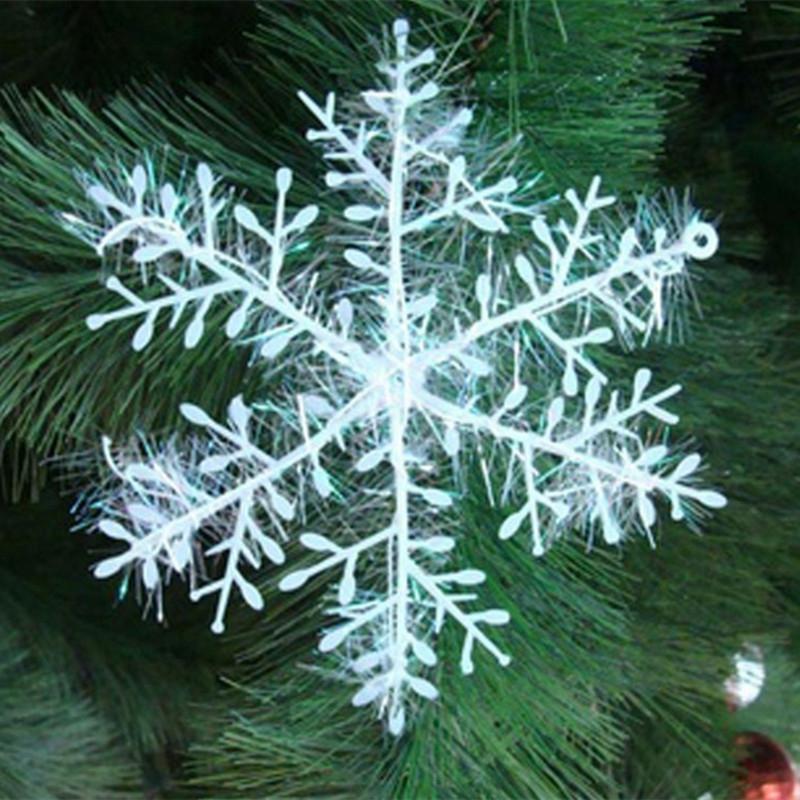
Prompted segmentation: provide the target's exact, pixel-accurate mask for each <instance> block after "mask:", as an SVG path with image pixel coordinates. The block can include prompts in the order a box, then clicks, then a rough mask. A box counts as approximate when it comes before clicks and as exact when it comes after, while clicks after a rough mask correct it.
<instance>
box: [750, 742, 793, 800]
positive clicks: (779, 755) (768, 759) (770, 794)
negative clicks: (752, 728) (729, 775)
mask: <svg viewBox="0 0 800 800" xmlns="http://www.w3.org/2000/svg"><path fill="white" fill-rule="evenodd" d="M736 748H737V752H738V762H739V766H740V768H741V776H740V784H739V786H740V789H739V797H741V800H800V784H798V780H797V776H796V774H795V769H794V765H793V764H792V761H791V759H790V758H789V756H788V755H787V754H786V752H785V751H784V750H783V748H782V747H780V745H778V744H776V743H775V742H773V741H772V739H770V738H769V737H768V736H764V735H763V734H761V733H753V732H749V731H748V732H747V733H740V734H739V735H738V736H737V737H736Z"/></svg>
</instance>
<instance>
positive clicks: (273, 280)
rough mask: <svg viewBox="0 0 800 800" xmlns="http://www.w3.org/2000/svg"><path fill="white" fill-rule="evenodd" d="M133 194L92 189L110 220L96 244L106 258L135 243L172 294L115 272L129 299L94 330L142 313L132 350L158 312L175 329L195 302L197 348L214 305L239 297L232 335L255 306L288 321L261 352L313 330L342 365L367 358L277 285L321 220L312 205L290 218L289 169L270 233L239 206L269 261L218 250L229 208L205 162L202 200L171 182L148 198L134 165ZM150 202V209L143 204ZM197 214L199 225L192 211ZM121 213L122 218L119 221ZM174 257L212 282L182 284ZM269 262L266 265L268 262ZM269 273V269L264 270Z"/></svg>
mask: <svg viewBox="0 0 800 800" xmlns="http://www.w3.org/2000/svg"><path fill="white" fill-rule="evenodd" d="M129 183H130V189H131V191H132V193H133V198H132V199H131V198H126V200H120V199H119V198H118V197H117V196H116V195H114V194H112V193H111V192H110V191H109V190H108V189H106V188H105V187H103V186H99V185H95V186H92V187H91V188H90V189H89V196H90V198H91V199H92V200H94V202H95V203H96V204H97V205H98V206H99V207H100V208H101V210H102V211H103V212H104V219H105V222H106V225H105V226H104V227H103V229H102V231H101V232H100V235H99V238H98V231H94V233H93V237H94V239H95V240H96V249H97V252H98V254H99V255H103V254H105V253H106V251H107V250H109V249H110V248H112V247H117V246H120V245H122V244H123V243H125V242H128V241H131V240H132V241H134V242H135V243H136V245H137V247H136V249H135V250H134V252H133V255H132V260H133V261H134V263H136V264H139V265H140V267H141V268H142V269H143V270H144V269H147V268H148V267H151V266H152V265H155V266H156V277H157V279H158V280H159V281H160V282H161V283H162V284H163V285H164V286H165V287H166V289H167V290H168V293H167V294H165V295H163V296H161V297H157V298H152V299H143V298H141V297H139V296H138V295H137V294H136V293H134V292H133V291H131V290H130V289H129V288H127V287H126V286H125V285H124V284H123V283H122V281H120V280H119V278H117V277H116V276H112V277H110V278H109V279H108V281H107V282H106V286H107V287H108V289H110V290H111V291H113V292H115V293H116V294H118V295H119V296H121V297H122V299H123V300H125V301H127V305H126V306H123V307H122V308H119V309H115V310H113V311H110V312H105V313H98V314H92V315H90V316H89V317H88V318H87V320H86V322H87V325H88V326H89V328H90V329H92V330H97V329H99V328H101V327H103V326H104V325H106V324H107V323H109V322H114V321H117V320H122V319H126V318H129V317H142V318H143V319H142V322H141V324H140V325H139V327H138V328H137V330H136V333H135V334H134V337H133V347H134V349H135V350H141V349H143V348H144V347H146V346H147V345H148V344H149V343H150V341H151V339H152V337H153V331H154V325H155V322H156V319H157V317H158V316H159V314H160V312H161V311H165V310H168V309H169V310H171V311H172V316H171V319H170V328H174V327H175V326H176V325H177V324H178V322H179V320H180V318H181V317H182V315H183V313H184V311H185V310H186V309H187V308H188V307H190V306H194V307H195V309H196V310H195V313H194V316H193V318H192V321H191V323H190V324H189V325H188V327H187V328H186V334H185V337H184V345H185V346H186V347H187V348H192V347H195V346H196V345H197V343H198V342H199V341H200V339H201V337H202V335H203V332H204V319H205V316H206V314H207V313H208V311H209V309H210V308H211V305H212V303H213V302H214V301H215V300H216V299H218V298H220V297H222V296H223V295H235V296H237V298H238V304H237V306H236V309H235V311H234V312H233V313H232V314H231V315H230V316H229V318H228V321H227V324H226V326H225V331H226V333H227V335H228V337H229V338H234V337H236V336H238V335H239V333H241V331H242V329H243V328H244V325H245V322H246V319H247V316H248V314H249V313H251V311H252V308H253V306H256V305H260V306H261V307H262V308H263V309H265V310H270V311H273V312H276V313H277V314H279V315H280V316H281V317H283V318H284V324H282V325H278V326H276V327H275V328H274V329H273V330H272V331H270V332H268V334H267V336H266V340H265V342H264V344H263V346H262V348H261V352H262V355H264V356H265V357H269V358H274V357H275V356H277V355H278V354H279V353H280V352H281V351H282V350H283V349H284V348H285V347H286V346H287V345H288V344H289V343H290V342H291V341H292V339H294V338H295V337H296V336H298V335H299V334H301V333H305V334H308V335H310V336H311V337H312V338H313V340H314V343H315V345H316V346H317V347H318V348H320V349H321V350H324V351H325V352H326V353H327V354H328V355H329V356H331V357H332V358H334V359H336V360H337V361H339V362H340V363H342V364H344V365H345V366H353V364H352V363H351V362H352V361H354V360H355V361H359V359H362V358H363V352H362V350H361V348H360V347H359V346H358V344H357V343H355V342H352V341H350V340H348V339H347V337H346V336H344V335H341V334H339V333H337V332H336V331H334V330H331V329H329V328H327V327H326V326H324V325H323V324H321V323H320V322H319V321H318V320H317V319H315V318H314V317H313V316H311V315H310V314H308V313H307V312H306V310H305V309H304V308H302V307H298V306H297V305H295V304H294V303H293V302H292V301H291V300H290V298H288V297H287V296H286V294H285V293H284V292H283V291H281V288H280V286H279V284H278V281H279V277H280V274H281V269H282V267H283V264H284V260H285V255H286V252H287V250H288V248H289V247H290V245H291V243H292V241H293V240H294V238H295V237H296V236H297V235H298V234H301V233H302V232H304V231H305V230H306V229H307V228H308V227H309V226H310V225H311V224H312V223H313V222H314V220H315V219H316V217H317V214H318V209H317V206H314V205H308V206H305V207H304V208H302V209H301V210H300V211H298V212H297V213H296V214H295V215H294V216H293V218H292V219H291V220H289V221H288V222H287V221H286V218H285V214H286V195H287V193H288V191H289V188H290V186H291V183H292V173H291V170H289V169H286V168H281V169H279V170H278V172H277V175H276V186H277V189H278V195H277V202H276V211H275V218H274V222H273V226H272V229H271V230H267V229H266V228H264V227H263V226H262V225H261V224H260V223H259V221H258V220H257V218H256V216H255V214H253V212H252V211H250V209H248V208H247V207H246V206H244V205H241V204H239V205H236V206H235V208H234V217H235V219H236V222H237V223H238V225H239V227H240V230H241V231H242V232H243V233H247V234H249V235H250V236H251V237H252V238H254V239H256V240H260V241H262V242H263V243H264V244H265V245H266V247H267V250H268V252H269V256H268V258H267V259H263V258H262V259H261V260H260V261H259V262H257V263H255V264H251V263H248V262H247V260H245V259H244V258H236V257H234V256H232V255H231V254H229V253H227V252H225V251H224V250H223V249H220V246H219V245H220V242H219V240H220V233H219V230H218V218H219V216H220V215H221V213H222V211H223V210H224V208H225V207H226V205H227V201H226V200H224V199H216V198H215V197H214V195H213V192H214V178H213V176H212V174H211V170H210V169H209V168H208V167H207V166H206V165H205V164H201V165H200V166H199V167H198V168H197V175H196V183H197V188H198V190H199V197H192V196H190V197H189V198H188V199H187V200H186V201H184V202H183V203H181V201H179V199H178V198H177V195H176V192H175V190H174V188H173V187H172V185H171V184H169V183H166V184H164V185H163V186H162V187H161V188H160V189H159V191H158V192H157V193H156V194H157V200H152V199H150V195H151V194H153V193H148V192H147V177H146V171H145V169H144V167H142V166H141V165H140V166H137V167H136V168H134V170H133V172H132V177H131V179H130V181H129ZM148 200H149V201H150V207H149V208H146V207H145V205H146V203H147V202H148ZM197 213H199V215H200V222H199V223H198V222H197V220H196V219H195V216H196V215H197ZM118 217H122V219H121V220H120V219H118ZM171 256H172V257H174V256H177V257H178V258H179V259H180V260H181V261H182V262H183V263H184V264H185V265H188V270H185V271H186V272H187V278H188V280H189V282H190V283H196V282H197V281H198V275H197V273H198V271H200V270H201V268H204V269H205V271H206V272H207V273H210V274H211V275H213V276H214V278H215V280H212V281H210V282H207V281H203V282H202V283H201V284H200V285H196V286H195V285H190V286H186V285H183V284H182V283H181V282H179V281H176V280H175V279H174V278H172V277H171V276H170V275H169V274H168V273H167V271H166V269H165V268H163V267H164V265H165V261H167V260H168V259H169V258H170V257H171ZM264 262H266V263H264ZM265 273H266V274H265Z"/></svg>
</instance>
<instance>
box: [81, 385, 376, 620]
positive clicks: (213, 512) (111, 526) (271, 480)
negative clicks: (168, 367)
mask: <svg viewBox="0 0 800 800" xmlns="http://www.w3.org/2000/svg"><path fill="white" fill-rule="evenodd" d="M374 391H375V389H374V388H373V387H369V388H368V389H366V390H364V391H362V392H361V393H359V394H358V395H356V396H355V397H354V398H353V399H352V400H351V401H350V402H349V403H348V404H346V405H345V406H343V407H342V408H341V409H340V410H339V411H338V412H336V413H334V414H333V415H332V416H331V417H330V419H329V420H328V421H327V422H326V424H325V425H324V426H323V427H322V428H321V429H320V430H319V431H318V432H317V433H316V434H314V435H313V436H310V437H309V438H307V439H306V440H304V441H303V442H302V444H300V445H298V446H297V447H295V448H294V449H293V450H290V451H289V452H288V453H286V454H285V455H283V456H281V457H279V458H273V457H272V456H269V455H267V454H266V453H265V452H264V451H263V450H261V449H260V448H258V447H256V446H255V445H254V444H253V443H252V441H251V440H250V437H249V435H248V432H247V428H248V422H249V419H250V410H249V409H248V408H247V407H246V406H245V405H244V403H243V402H242V400H241V398H239V397H236V398H234V400H233V401H232V402H231V405H230V409H229V419H230V420H231V428H226V427H225V426H223V425H220V424H219V423H218V422H216V421H214V420H213V419H211V417H209V416H208V415H207V414H206V413H205V412H204V411H203V410H202V409H200V408H198V407H197V406H194V405H191V404H188V403H184V404H183V405H182V406H181V412H182V414H183V415H184V416H185V417H186V418H187V419H188V420H189V421H190V422H192V423H194V424H195V425H197V426H200V427H202V428H205V429H206V430H207V431H209V432H211V433H213V434H216V435H217V437H218V438H220V439H222V440H223V441H224V442H227V443H228V444H231V445H233V449H232V450H228V451H227V452H224V453H223V454H215V455H212V456H207V457H205V458H203V459H202V460H201V461H200V462H199V464H197V465H190V467H192V466H196V469H191V468H188V469H187V466H186V465H183V464H170V463H168V462H167V463H161V461H159V460H158V459H154V460H153V461H152V462H151V463H141V462H134V463H131V464H129V465H127V466H126V467H124V468H120V467H119V466H118V465H117V464H116V463H115V461H114V459H113V458H112V457H111V454H110V452H109V449H108V443H106V447H105V450H106V459H107V461H108V463H109V465H110V467H111V469H112V470H113V471H114V472H115V473H116V474H117V475H118V477H119V478H121V480H122V481H123V486H124V491H123V496H122V500H121V502H114V503H108V504H107V509H108V511H114V510H116V507H117V506H119V505H121V506H122V509H121V511H122V512H123V513H124V515H125V516H126V517H127V518H128V519H129V520H130V524H131V525H132V529H129V528H126V527H124V526H123V525H122V524H120V522H119V521H118V520H117V519H115V518H114V516H108V517H106V518H105V519H103V520H101V522H100V530H101V531H102V532H103V533H105V534H106V535H107V536H110V537H111V538H114V539H117V540H121V541H125V542H127V543H128V545H129V546H128V549H127V550H126V551H124V552H123V553H121V554H118V555H115V556H111V557H109V558H106V559H104V560H102V561H100V562H99V563H98V564H97V566H96V567H95V570H94V574H95V576H96V577H99V578H106V577H110V576H111V575H113V574H115V573H116V572H118V571H120V570H123V569H125V568H130V567H137V568H140V569H141V571H142V579H143V582H144V585H145V588H146V589H148V590H150V591H153V590H155V589H156V588H157V587H158V586H159V584H160V583H161V580H162V579H161V576H160V572H159V566H161V567H162V568H165V569H166V570H168V571H169V570H172V571H175V572H179V573H180V572H183V571H184V570H185V569H186V568H187V567H190V566H191V558H192V550H193V548H194V546H195V544H196V540H197V536H198V534H199V532H200V531H201V530H202V529H203V528H209V527H214V521H215V519H220V518H221V519H222V520H223V522H224V523H225V524H223V525H221V526H219V527H218V531H217V537H215V538H219V539H220V540H219V541H214V542H213V543H212V544H211V545H210V546H209V547H207V548H206V550H205V553H204V555H205V556H206V557H213V556H218V555H223V554H224V555H225V557H226V558H227V564H226V567H225V571H224V574H223V576H222V577H221V578H219V579H218V580H215V581H212V582H210V583H207V584H205V585H204V586H202V587H200V588H198V589H195V590H193V591H192V594H191V597H192V599H193V600H199V599H200V598H202V597H204V596H206V595H209V594H214V593H217V594H218V601H217V610H216V614H215V617H214V622H213V624H212V630H213V631H214V632H215V633H221V632H222V631H223V630H224V616H225V612H226V610H227V605H228V600H229V598H230V593H231V589H232V588H233V586H236V588H237V589H238V590H239V592H240V593H241V594H242V596H243V597H244V599H245V601H246V602H247V603H248V605H250V606H251V607H252V608H254V609H256V610H259V609H260V608H261V607H262V605H263V602H262V600H261V596H260V595H259V594H258V592H257V591H256V589H255V587H253V586H252V584H250V583H249V582H248V581H247V580H246V579H245V577H244V576H243V575H242V573H241V572H240V569H239V564H240V562H241V561H244V562H246V563H248V564H249V565H250V566H258V565H260V563H261V556H262V555H263V556H266V558H267V559H268V560H269V561H271V562H272V563H273V564H282V563H283V562H284V559H285V556H284V553H283V550H282V548H281V546H280V544H279V543H278V541H277V540H276V539H274V538H273V537H270V536H268V535H267V534H265V533H264V532H263V531H262V529H261V527H260V526H259V524H258V523H257V509H258V508H259V507H260V508H262V509H265V510H266V512H267V514H268V515H269V517H270V518H271V519H272V520H273V523H275V524H276V526H279V525H280V522H281V521H284V522H289V521H291V520H292V519H293V518H294V516H295V505H294V503H293V502H292V501H291V500H290V499H289V498H288V497H286V496H285V495H284V494H283V493H282V492H281V491H280V490H279V489H278V488H277V486H276V484H277V483H278V482H279V481H280V480H281V478H283V477H284V476H285V475H286V473H287V472H289V471H290V470H291V469H294V468H297V467H298V466H300V465H301V464H302V463H303V462H305V461H306V460H309V459H314V458H315V457H316V456H317V455H318V453H319V452H320V451H321V450H322V449H323V448H324V447H325V446H326V445H327V444H329V443H330V442H331V441H333V440H335V439H338V438H339V437H341V436H342V435H343V432H344V431H345V430H346V428H347V426H348V425H350V424H351V423H352V422H353V421H355V420H356V419H359V418H361V417H362V416H363V415H364V414H365V410H366V409H367V408H368V407H369V406H370V405H371V403H372V399H371V396H370V395H371V394H372V393H374ZM231 465H238V466H242V465H244V466H245V467H250V468H251V470H253V469H254V472H253V474H252V475H249V476H248V475H247V473H243V475H244V477H231V476H230V474H229V471H228V470H229V468H230V466H231ZM207 476H212V477H214V478H215V479H216V480H215V486H216V485H217V484H218V485H219V486H221V487H222V490H221V491H218V492H217V493H216V494H212V493H210V491H208V490H206V489H205V488H203V486H204V483H205V482H206V481H205V478H206V477H207ZM230 480H234V481H235V482H234V483H233V485H231V486H228V482H229V481H230ZM231 516H232V517H233V519H234V524H233V526H232V527H231V526H230V525H229V524H227V523H228V517H231Z"/></svg>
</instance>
